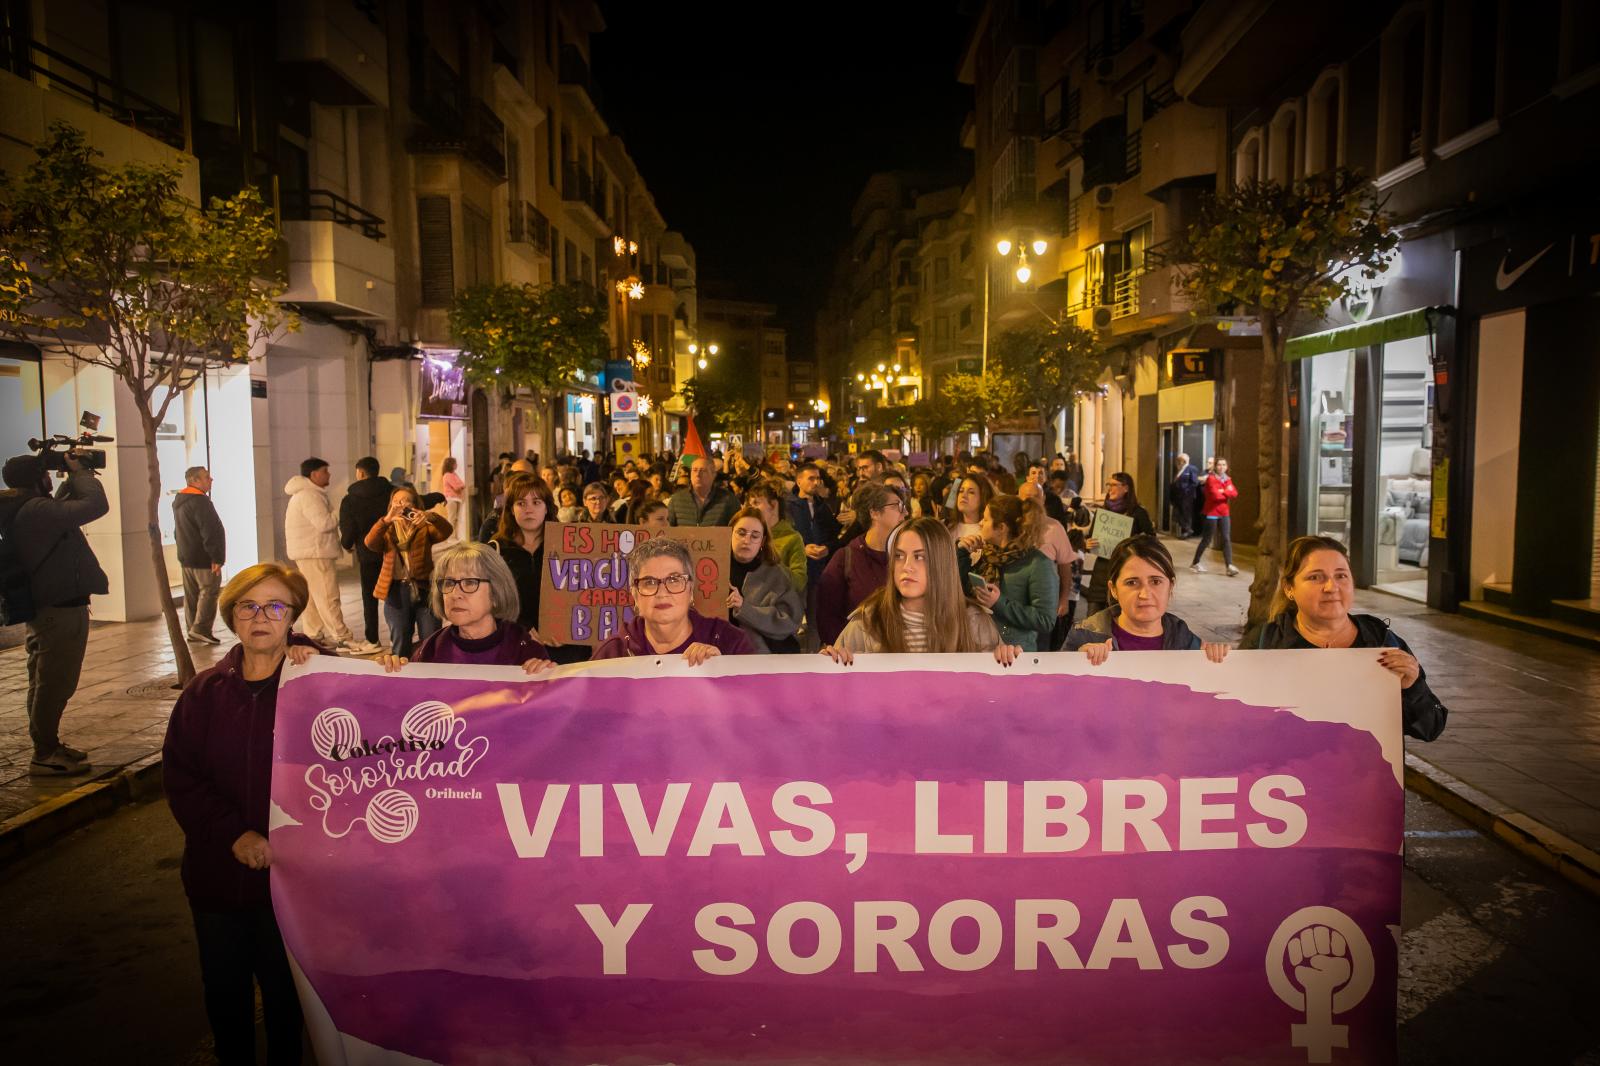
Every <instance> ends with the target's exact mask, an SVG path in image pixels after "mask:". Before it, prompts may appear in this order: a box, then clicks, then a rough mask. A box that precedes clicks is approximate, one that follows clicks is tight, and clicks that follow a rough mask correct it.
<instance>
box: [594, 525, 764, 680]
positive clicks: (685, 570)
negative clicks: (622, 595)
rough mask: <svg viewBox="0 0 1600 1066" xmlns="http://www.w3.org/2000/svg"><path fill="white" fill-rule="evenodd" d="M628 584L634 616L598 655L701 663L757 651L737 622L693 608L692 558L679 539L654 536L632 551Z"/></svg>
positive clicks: (596, 652) (751, 653) (692, 663)
mask: <svg viewBox="0 0 1600 1066" xmlns="http://www.w3.org/2000/svg"><path fill="white" fill-rule="evenodd" d="M628 587H629V589H630V590H631V591H632V593H633V609H634V617H633V620H632V621H631V622H629V623H628V624H627V626H626V627H625V628H624V629H623V631H622V632H621V633H619V634H617V635H616V636H614V637H612V638H611V639H610V640H608V641H606V642H605V643H604V644H602V645H600V647H599V648H597V649H595V653H594V657H595V658H596V659H622V658H626V657H628V656H630V655H682V656H683V661H684V662H686V663H688V664H689V665H690V666H698V665H700V664H701V663H703V662H705V661H706V660H707V659H710V658H713V657H714V656H718V655H753V654H755V648H754V647H752V646H751V644H750V638H749V637H747V636H745V635H744V632H743V631H742V630H740V629H739V627H738V626H735V625H731V624H729V623H728V622H724V621H723V620H722V619H720V618H707V617H706V616H704V615H702V614H701V613H700V612H699V611H696V610H695V609H694V608H693V607H692V606H690V603H689V601H690V600H691V599H692V598H693V587H694V558H693V556H691V555H690V554H689V549H688V548H686V547H684V546H683V543H682V542H681V541H676V540H672V539H670V538H668V537H652V538H651V539H649V540H647V541H645V542H644V543H642V544H640V545H639V546H638V547H636V548H634V549H633V551H631V552H629V553H628Z"/></svg>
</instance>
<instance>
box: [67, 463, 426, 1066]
mask: <svg viewBox="0 0 1600 1066" xmlns="http://www.w3.org/2000/svg"><path fill="white" fill-rule="evenodd" d="M402 491H409V490H402ZM306 597H307V593H306V579H305V577H304V576H302V575H301V574H299V573H298V572H296V571H294V570H291V569H289V568H288V567H286V566H283V565H281V564H279V563H257V564H256V565H254V566H251V567H247V568H246V569H244V570H242V571H240V572H239V573H238V574H236V575H234V578H233V580H231V581H229V582H228V584H227V585H226V586H225V587H224V588H223V589H222V592H221V594H220V595H219V597H218V606H219V607H220V608H221V613H222V620H223V622H224V624H226V625H227V627H228V628H229V629H231V630H233V631H234V633H235V634H237V635H238V637H239V643H238V644H236V645H234V646H233V648H232V649H231V650H229V652H228V654H227V655H226V656H224V657H223V659H222V661H221V662H219V663H217V664H216V665H215V666H213V667H211V668H210V669H209V670H204V671H202V672H201V673H200V674H198V675H197V676H196V677H195V679H194V680H193V681H191V682H189V684H188V685H187V686H186V687H185V688H184V690H183V693H182V695H180V696H179V697H178V702H177V704H176V705H175V706H174V707H173V708H172V716H171V718H170V719H169V720H168V722H167V736H166V740H165V741H164V742H163V743H162V745H161V759H162V774H163V783H164V786H165V788H166V793H167V804H168V806H170V807H171V808H172V816H173V817H174V818H176V819H177V821H178V825H179V827H180V828H182V830H183V866H182V875H183V890H184V893H185V894H186V895H187V896H188V897H189V907H190V909H191V910H192V911H193V913H194V932H195V941H196V944H197V946H198V947H199V949H200V981H201V985H202V986H203V987H204V989H205V1004H206V1017H207V1018H208V1019H209V1020H210V1022H211V1032H212V1035H213V1036H214V1037H215V1039H216V1052H217V1057H218V1058H219V1059H220V1060H221V1061H223V1062H228V1063H235V1062H254V1061H255V1060H256V1021H255V999H256V995H255V986H256V985H259V986H260V989H261V1010H262V1015H263V1017H264V1020H265V1022H266V1030H267V1058H268V1060H269V1061H271V1062H285V1063H294V1062H299V1061H300V1048H301V1040H302V1036H301V1032H300V1028H301V1015H300V1000H299V997H298V996H297V995H296V994H295V989H294V978H293V976H292V975H291V973H290V970H289V959H288V956H287V955H286V954H285V952H284V950H283V937H282V935H281V934H280V933H279V932H278V923H277V920H276V919H275V918H274V917H273V912H272V894H271V890H270V888H269V885H268V874H267V871H268V870H269V868H270V867H271V866H272V846H271V845H270V844H269V843H268V842H267V830H268V810H269V804H268V798H269V797H270V796H271V794H272V734H273V725H274V722H275V719H276V717H277V710H278V678H279V675H280V674H281V673H282V671H283V663H284V660H285V659H288V660H289V661H290V662H293V663H295V664H296V665H298V664H301V663H304V662H306V661H307V660H308V659H310V658H311V656H313V655H316V654H318V652H319V651H320V650H321V649H319V648H318V647H317V646H316V644H314V643H313V642H312V641H311V640H310V639H308V638H306V637H302V636H300V635H299V634H297V633H296V634H292V633H290V632H289V629H290V627H291V626H293V625H294V620H295V617H296V616H297V615H299V613H300V612H301V610H303V609H304V608H305V605H306ZM322 654H330V653H327V652H323V653H322ZM69 1057H70V1056H69Z"/></svg>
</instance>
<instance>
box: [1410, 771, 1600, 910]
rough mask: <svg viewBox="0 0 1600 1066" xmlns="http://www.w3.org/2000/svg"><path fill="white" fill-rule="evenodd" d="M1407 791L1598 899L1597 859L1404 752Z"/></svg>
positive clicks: (1599, 863) (1599, 876)
mask: <svg viewBox="0 0 1600 1066" xmlns="http://www.w3.org/2000/svg"><path fill="white" fill-rule="evenodd" d="M1406 787H1407V788H1409V789H1410V790H1411V791H1413V792H1416V793H1418V794H1420V795H1423V796H1426V797H1428V798H1429V799H1431V800H1433V801H1434V802H1435V803H1437V804H1439V805H1440V806H1441V807H1444V808H1445V809H1446V810H1449V811H1451V812H1452V813H1454V814H1457V815H1459V816H1460V817H1462V818H1464V819H1466V820H1467V821H1468V822H1470V823H1472V824H1473V825H1474V826H1476V827H1478V828H1479V829H1481V830H1483V831H1484V832H1486V833H1488V834H1489V835H1490V836H1493V837H1495V838H1496V839H1498V840H1500V841H1501V842H1502V843H1504V844H1506V845H1507V846H1508V847H1510V848H1512V849H1513V850H1515V851H1518V852H1521V853H1522V854H1523V855H1526V856H1527V857H1528V858H1530V859H1532V860H1533V861H1535V862H1537V863H1539V864H1540V865H1542V866H1547V867H1549V868H1550V869H1551V870H1554V871H1555V872H1556V873H1558V874H1560V875H1561V876H1562V877H1565V878H1566V879H1567V880H1568V881H1571V882H1572V883H1573V884H1575V885H1577V886H1578V887H1579V888H1581V889H1583V890H1584V891H1586V892H1588V893H1590V894H1591V895H1595V896H1600V854H1596V853H1595V852H1593V851H1590V850H1589V849H1588V848H1586V847H1584V846H1583V845H1582V844H1580V843H1578V842H1577V841H1576V840H1573V839H1572V838H1571V837H1569V836H1567V835H1565V834H1564V833H1559V832H1557V831H1556V830H1554V829H1551V828H1550V827H1549V826H1547V825H1545V824H1543V823H1542V822H1537V821H1535V820H1534V819H1532V818H1529V817H1528V816H1527V815H1526V814H1523V813H1522V812H1521V811H1518V810H1515V809H1513V808H1511V807H1510V806H1508V805H1507V804H1504V803H1501V802H1500V801H1499V800H1497V799H1495V798H1494V797H1493V796H1490V795H1488V794H1487V793H1484V792H1481V791H1479V790H1478V789H1476V788H1473V787H1472V786H1471V785H1469V784H1467V783H1466V782H1465V781H1463V780H1461V779H1460V778H1459V777H1454V776H1452V775H1450V774H1449V773H1446V772H1445V771H1444V770H1441V769H1439V767H1437V766H1435V765H1433V764H1432V763H1430V762H1428V761H1427V760H1426V759H1422V758H1419V757H1418V756H1416V755H1413V754H1411V753H1410V752H1407V753H1406Z"/></svg>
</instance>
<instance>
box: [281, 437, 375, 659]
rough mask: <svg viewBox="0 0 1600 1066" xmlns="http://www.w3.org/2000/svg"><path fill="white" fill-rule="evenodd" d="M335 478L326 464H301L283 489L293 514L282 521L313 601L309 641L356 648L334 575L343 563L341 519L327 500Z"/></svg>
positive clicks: (307, 615) (307, 618)
mask: <svg viewBox="0 0 1600 1066" xmlns="http://www.w3.org/2000/svg"><path fill="white" fill-rule="evenodd" d="M332 480H333V472H332V471H331V470H330V469H329V468H328V464H327V463H326V462H325V461H324V460H322V459H316V458H311V459H307V460H306V461H305V462H303V463H301V464H300V474H299V476H298V477H292V478H290V479H289V481H288V483H287V484H286V485H284V486H283V491H284V492H286V493H287V494H288V496H289V510H288V512H287V513H286V514H285V515H284V516H283V540H284V548H285V549H286V550H287V552H288V555H289V558H290V559H292V560H293V561H294V565H295V568H296V569H298V570H299V571H300V572H301V573H302V574H304V575H305V578H306V586H307V588H308V590H309V592H310V599H309V600H307V602H306V609H305V610H304V611H303V612H302V613H301V615H300V620H301V622H302V623H304V629H305V634H306V636H308V637H310V638H311V639H312V640H315V641H318V642H319V643H323V644H330V645H334V646H336V647H345V648H350V649H351V650H352V651H354V650H358V649H356V648H355V647H354V642H353V640H352V638H351V636H350V627H349V626H347V625H345V621H344V608H343V607H342V606H341V605H340V603H339V577H338V574H337V573H336V572H335V570H334V566H335V564H336V563H337V562H338V560H339V553H340V551H341V549H340V547H339V513H338V512H337V511H336V510H334V507H333V504H332V503H331V502H330V501H329V499H328V482H330V481H332Z"/></svg>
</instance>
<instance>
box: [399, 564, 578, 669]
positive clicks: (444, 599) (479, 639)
mask: <svg viewBox="0 0 1600 1066" xmlns="http://www.w3.org/2000/svg"><path fill="white" fill-rule="evenodd" d="M517 604H518V601H517V582H516V578H514V577H512V576H511V568H510V567H508V566H506V563H505V560H504V559H502V558H500V554H499V553H498V552H496V551H495V550H494V549H493V548H491V547H489V546H488V545H486V544H479V543H478V542H477V541H465V542H463V543H461V544H452V545H450V546H449V547H448V548H443V549H440V551H439V554H438V555H436V556H434V560H433V610H434V613H435V614H437V615H438V616H439V617H440V618H441V619H443V620H444V623H445V624H444V628H443V629H440V630H439V631H438V632H437V633H435V634H433V636H431V637H429V638H428V639H427V640H425V641H423V642H422V647H420V648H418V649H417V656H416V659H415V660H407V659H404V658H401V657H400V656H398V655H382V656H379V657H378V661H379V662H381V663H383V668H384V669H385V670H387V671H389V672H390V673H394V672H395V671H396V670H398V669H400V668H401V667H402V666H404V665H405V664H406V663H407V662H408V661H415V662H419V663H460V664H473V665H477V666H520V667H522V669H523V670H524V671H526V672H527V673H530V674H537V673H539V672H540V671H541V670H548V669H549V668H550V667H552V666H554V665H555V663H553V662H551V661H550V653H549V652H548V651H546V650H545V646H544V645H543V644H541V643H539V642H538V641H537V640H534V639H533V637H531V636H529V635H528V631H527V629H526V628H524V627H523V626H522V624H521V623H519V622H518V621H517Z"/></svg>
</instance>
